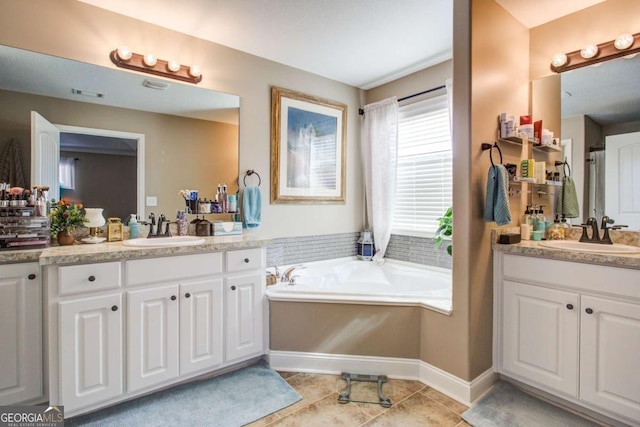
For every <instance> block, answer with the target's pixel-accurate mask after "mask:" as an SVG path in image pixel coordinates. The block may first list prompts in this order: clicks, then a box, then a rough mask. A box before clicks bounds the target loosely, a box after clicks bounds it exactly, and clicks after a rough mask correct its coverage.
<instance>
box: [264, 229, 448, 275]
mask: <svg viewBox="0 0 640 427" xmlns="http://www.w3.org/2000/svg"><path fill="white" fill-rule="evenodd" d="M359 238H360V233H341V234H325V235H318V236H301V237H285V238H278V239H273V243H272V244H270V245H269V246H267V266H274V265H290V264H299V263H304V262H311V261H321V260H325V259H333V258H343V257H349V256H356V249H357V242H358V239H359ZM434 243H435V240H434V239H430V238H424V237H413V236H400V235H395V234H393V235H391V240H390V242H389V246H388V247H387V253H386V258H389V259H397V260H401V261H408V262H414V263H417V264H423V265H430V266H434V267H442V268H448V269H450V268H451V257H450V256H449V254H448V253H447V250H446V245H445V244H443V245H442V246H441V247H440V249H434V246H433V245H434Z"/></svg>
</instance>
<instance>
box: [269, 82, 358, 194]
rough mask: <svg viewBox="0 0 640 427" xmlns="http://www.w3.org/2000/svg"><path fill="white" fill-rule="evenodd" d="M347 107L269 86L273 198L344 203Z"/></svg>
mask: <svg viewBox="0 0 640 427" xmlns="http://www.w3.org/2000/svg"><path fill="white" fill-rule="evenodd" d="M346 122H347V106H346V105H345V104H341V103H339V102H335V101H330V100H327V99H322V98H318V97H315V96H311V95H305V94H303V93H300V92H295V91H292V90H288V89H283V88H279V87H272V88H271V203H298V204H305V203H306V204H328V203H336V204H339V203H345V202H346V194H345V189H346V182H345V180H346V132H347V129H346V127H347V125H346Z"/></svg>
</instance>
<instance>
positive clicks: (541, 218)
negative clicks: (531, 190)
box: [536, 205, 547, 233]
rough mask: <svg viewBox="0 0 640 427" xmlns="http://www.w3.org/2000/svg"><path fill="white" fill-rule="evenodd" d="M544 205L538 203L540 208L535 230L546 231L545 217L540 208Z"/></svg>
mask: <svg viewBox="0 0 640 427" xmlns="http://www.w3.org/2000/svg"><path fill="white" fill-rule="evenodd" d="M542 208H544V205H540V210H538V223H537V224H536V226H537V228H536V231H544V232H545V233H546V231H547V217H545V216H544V211H543V210H542Z"/></svg>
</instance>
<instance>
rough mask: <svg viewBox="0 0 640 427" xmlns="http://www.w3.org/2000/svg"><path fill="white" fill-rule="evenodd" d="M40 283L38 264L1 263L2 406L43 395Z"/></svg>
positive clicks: (0, 392) (39, 397)
mask: <svg viewBox="0 0 640 427" xmlns="http://www.w3.org/2000/svg"><path fill="white" fill-rule="evenodd" d="M41 283H42V281H41V279H40V268H39V266H38V264H37V263H24V264H5V265H0V325H2V326H1V327H0V361H1V362H0V405H12V404H16V403H25V402H34V403H35V402H37V399H41V398H42V397H43V388H42V327H41V324H42V317H41V313H42V287H41Z"/></svg>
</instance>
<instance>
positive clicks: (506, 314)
mask: <svg viewBox="0 0 640 427" xmlns="http://www.w3.org/2000/svg"><path fill="white" fill-rule="evenodd" d="M502 303H503V307H502V310H503V317H502V324H501V328H502V337H503V343H502V363H501V364H502V366H501V368H502V370H503V371H505V372H507V373H511V374H515V375H517V376H520V377H522V378H524V379H527V380H531V381H534V382H536V383H538V384H542V385H544V386H546V387H548V388H552V389H555V390H557V391H560V392H562V393H566V394H567V395H569V396H572V397H577V393H578V360H579V359H578V332H579V331H578V320H579V297H578V295H577V294H574V293H570V292H563V291H558V290H555V289H548V288H543V287H539V286H532V285H526V284H523V283H517V282H510V281H506V280H505V281H504V282H503V302H502Z"/></svg>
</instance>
